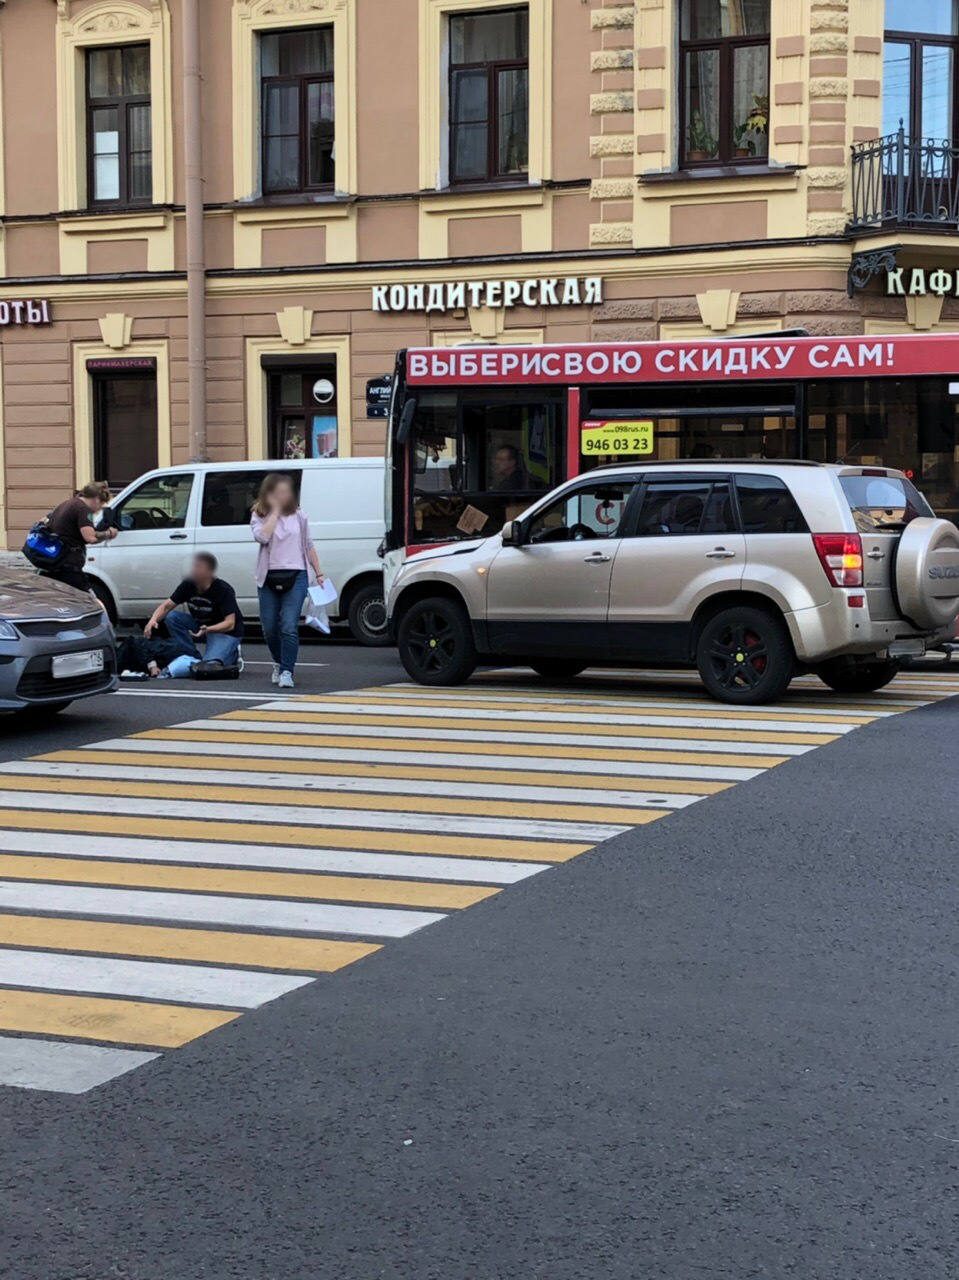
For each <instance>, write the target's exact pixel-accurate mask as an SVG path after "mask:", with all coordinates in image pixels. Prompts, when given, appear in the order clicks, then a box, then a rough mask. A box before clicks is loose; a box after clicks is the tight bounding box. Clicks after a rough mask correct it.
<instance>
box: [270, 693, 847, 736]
mask: <svg viewBox="0 0 959 1280" xmlns="http://www.w3.org/2000/svg"><path fill="white" fill-rule="evenodd" d="M257 710H259V711H282V712H283V713H284V714H289V713H290V712H295V713H296V714H297V715H302V716H304V717H305V716H314V717H316V723H321V724H322V723H324V721H323V719H322V717H323V716H325V715H329V714H331V713H334V714H336V715H344V714H349V715H356V716H403V717H405V718H407V719H418V720H435V719H436V718H437V717H440V718H442V719H444V720H446V719H449V720H465V721H467V722H469V721H471V720H497V721H499V720H520V721H522V722H523V723H524V724H568V725H571V726H575V725H585V726H598V725H604V726H606V725H608V726H613V727H616V726H620V725H637V726H645V725H652V726H654V727H656V728H659V727H668V728H671V729H725V730H727V731H729V732H742V733H745V732H747V731H749V730H759V731H765V732H768V733H830V734H843V733H849V732H850V731H851V730H853V729H858V728H860V726H859V725H858V724H849V723H844V722H842V721H837V722H822V721H815V720H805V721H796V720H753V719H750V717H749V716H746V715H744V716H737V717H736V719H735V720H724V719H722V718H719V717H710V716H709V715H708V714H705V713H702V712H703V709H702V708H699V710H700V712H701V713H702V714H700V715H699V716H696V717H689V718H688V719H684V718H683V717H682V716H669V715H665V716H663V715H654V714H652V713H651V712H641V711H636V712H628V713H619V714H617V713H615V712H609V711H594V710H592V709H591V708H587V709H585V710H583V711H570V710H569V709H568V708H564V709H562V710H555V711H554V710H545V711H522V712H519V713H517V712H515V711H501V710H497V709H492V708H484V707H479V708H477V710H475V711H474V710H472V709H465V708H463V707H442V708H436V707H414V706H403V707H402V708H398V707H395V706H391V705H390V704H389V703H382V702H381V703H372V704H370V705H357V704H355V703H344V702H335V701H325V702H312V701H311V702H296V703H293V704H292V705H289V706H283V705H282V704H279V703H277V704H270V703H267V704H266V705H265V706H262V707H258V708H257ZM478 732H479V733H481V734H482V733H483V730H482V729H480V730H478Z"/></svg>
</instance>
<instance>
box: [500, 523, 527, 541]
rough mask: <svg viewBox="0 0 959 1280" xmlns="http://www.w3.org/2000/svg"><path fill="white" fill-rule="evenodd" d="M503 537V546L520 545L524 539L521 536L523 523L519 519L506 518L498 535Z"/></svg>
mask: <svg viewBox="0 0 959 1280" xmlns="http://www.w3.org/2000/svg"><path fill="white" fill-rule="evenodd" d="M500 536H501V537H502V539H503V546H504V547H521V546H523V544H524V543H525V541H526V539H525V537H524V536H523V523H522V521H521V520H507V521H506V523H505V524H504V525H503V530H502V533H501V535H500Z"/></svg>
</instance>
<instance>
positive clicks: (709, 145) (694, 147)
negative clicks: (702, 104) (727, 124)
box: [686, 111, 717, 163]
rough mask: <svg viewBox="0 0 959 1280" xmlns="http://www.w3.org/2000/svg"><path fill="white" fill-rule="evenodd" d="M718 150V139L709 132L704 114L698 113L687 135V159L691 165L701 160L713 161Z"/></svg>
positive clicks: (694, 116)
mask: <svg viewBox="0 0 959 1280" xmlns="http://www.w3.org/2000/svg"><path fill="white" fill-rule="evenodd" d="M716 150H717V143H716V139H715V138H714V137H713V135H712V134H711V133H710V132H709V128H708V126H707V124H706V121H705V120H704V119H703V117H702V113H701V112H699V111H697V112H696V113H695V114H694V115H693V118H692V121H691V123H690V126H689V132H688V133H687V135H686V159H687V160H689V161H690V162H691V163H696V162H697V161H700V160H711V159H712V157H713V156H715V154H716Z"/></svg>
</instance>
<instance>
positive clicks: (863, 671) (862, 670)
mask: <svg viewBox="0 0 959 1280" xmlns="http://www.w3.org/2000/svg"><path fill="white" fill-rule="evenodd" d="M899 669H900V664H899V663H898V662H896V661H894V660H893V659H891V658H890V659H886V660H885V661H882V662H849V661H846V660H844V659H843V658H834V659H833V661H832V662H824V663H823V665H822V666H821V667H817V668H816V675H817V676H818V677H819V679H820V680H821V681H822V682H823V684H828V685H829V687H830V689H835V690H836V692H837V693H875V692H876V690H877V689H884V688H885V687H886V685H887V684H888V683H889V682H890V680H895V678H896V676H897V675H898V674H899Z"/></svg>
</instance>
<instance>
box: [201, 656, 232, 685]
mask: <svg viewBox="0 0 959 1280" xmlns="http://www.w3.org/2000/svg"><path fill="white" fill-rule="evenodd" d="M190 675H191V676H192V677H193V679H194V680H239V678H240V664H239V663H238V662H235V663H234V664H233V666H232V667H225V666H224V665H223V663H222V662H219V661H218V660H217V659H216V658H214V659H213V661H212V662H207V661H206V660H204V661H203V662H198V663H196V664H195V666H193V667H192V668H191V669H190Z"/></svg>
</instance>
